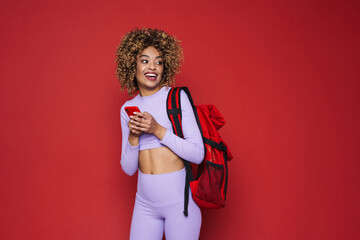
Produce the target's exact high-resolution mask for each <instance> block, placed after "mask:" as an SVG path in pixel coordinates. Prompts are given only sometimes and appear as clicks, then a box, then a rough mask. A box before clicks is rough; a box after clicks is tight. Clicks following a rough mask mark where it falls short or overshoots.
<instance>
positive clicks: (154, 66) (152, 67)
mask: <svg viewBox="0 0 360 240" xmlns="http://www.w3.org/2000/svg"><path fill="white" fill-rule="evenodd" d="M149 69H151V70H156V63H155V62H153V61H151V62H150V64H149Z"/></svg>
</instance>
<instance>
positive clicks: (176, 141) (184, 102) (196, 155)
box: [160, 91, 204, 164]
mask: <svg viewBox="0 0 360 240" xmlns="http://www.w3.org/2000/svg"><path fill="white" fill-rule="evenodd" d="M180 94H181V97H180V101H181V113H182V124H181V125H182V130H183V134H184V139H182V138H180V137H178V136H177V135H175V134H174V133H173V132H172V131H168V130H167V131H166V133H165V135H164V137H163V138H162V140H161V141H160V142H161V143H162V144H164V145H166V146H167V147H168V148H170V149H171V150H172V151H173V152H174V153H175V154H176V155H178V156H179V157H180V158H182V159H184V160H187V161H189V162H193V163H196V164H200V163H201V162H202V160H203V159H204V143H203V140H202V136H201V133H200V130H199V127H198V125H197V123H196V119H195V115H194V111H193V109H192V106H191V103H190V101H189V98H188V96H187V95H186V93H185V92H184V91H181V93H180Z"/></svg>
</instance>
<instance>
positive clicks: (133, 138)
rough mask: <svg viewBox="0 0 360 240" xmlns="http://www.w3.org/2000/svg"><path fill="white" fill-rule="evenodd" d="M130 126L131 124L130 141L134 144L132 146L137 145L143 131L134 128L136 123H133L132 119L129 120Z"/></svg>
mask: <svg viewBox="0 0 360 240" xmlns="http://www.w3.org/2000/svg"><path fill="white" fill-rule="evenodd" d="M128 126H129V129H130V132H129V143H130V144H131V145H132V146H137V145H138V144H139V137H140V135H141V133H142V132H141V131H139V130H136V129H135V128H134V124H132V123H131V122H130V121H129V122H128Z"/></svg>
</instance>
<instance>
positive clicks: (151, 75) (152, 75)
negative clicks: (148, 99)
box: [145, 73, 156, 77]
mask: <svg viewBox="0 0 360 240" xmlns="http://www.w3.org/2000/svg"><path fill="white" fill-rule="evenodd" d="M145 76H148V77H156V74H153V73H148V74H145Z"/></svg>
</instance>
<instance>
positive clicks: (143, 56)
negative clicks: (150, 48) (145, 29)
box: [139, 55, 163, 58]
mask: <svg viewBox="0 0 360 240" xmlns="http://www.w3.org/2000/svg"><path fill="white" fill-rule="evenodd" d="M139 57H148V58H149V56H148V55H140V56H139ZM156 58H163V56H157V57H156Z"/></svg>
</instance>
